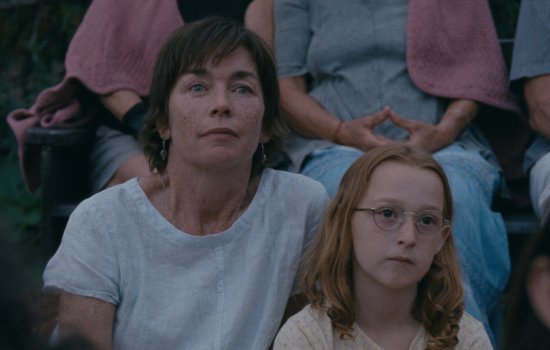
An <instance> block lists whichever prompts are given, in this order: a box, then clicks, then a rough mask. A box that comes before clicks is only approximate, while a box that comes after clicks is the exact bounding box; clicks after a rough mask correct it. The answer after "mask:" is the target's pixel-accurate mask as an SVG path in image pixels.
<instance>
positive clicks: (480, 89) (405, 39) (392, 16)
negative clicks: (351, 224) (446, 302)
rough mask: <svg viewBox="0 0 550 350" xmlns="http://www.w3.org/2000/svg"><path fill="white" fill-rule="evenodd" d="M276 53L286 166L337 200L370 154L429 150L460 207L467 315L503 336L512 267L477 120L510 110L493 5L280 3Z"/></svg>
mask: <svg viewBox="0 0 550 350" xmlns="http://www.w3.org/2000/svg"><path fill="white" fill-rule="evenodd" d="M427 19H429V20H427ZM457 28H459V29H457ZM275 48H276V57H277V62H278V73H279V78H280V86H281V101H282V106H283V109H284V110H285V112H286V113H287V114H288V116H289V123H290V125H291V126H292V127H293V129H294V131H295V134H294V135H293V138H292V139H291V142H290V144H289V157H290V161H291V164H290V169H291V170H293V171H297V172H300V173H302V174H305V175H307V176H310V177H312V178H314V179H316V180H318V181H320V182H321V183H323V184H324V185H325V187H326V188H327V191H328V192H329V194H330V195H331V196H334V194H335V193H336V189H337V188H338V184H339V182H340V179H341V178H342V175H343V174H344V173H345V171H346V170H347V169H348V167H349V166H350V165H351V164H352V163H353V161H355V160H356V159H357V158H358V157H360V156H361V155H362V154H363V152H365V151H368V150H369V149H372V148H374V147H378V146H381V145H386V144H392V143H396V142H405V143H406V144H408V145H410V146H412V147H418V148H421V149H424V150H426V151H428V152H430V153H433V154H434V157H435V158H436V159H437V160H438V161H439V162H440V164H441V165H442V166H443V169H445V173H446V174H447V176H448V177H449V181H450V183H451V188H452V190H453V194H454V197H453V198H454V201H455V207H456V208H457V216H456V218H455V220H454V225H455V227H454V232H455V237H456V242H457V249H458V252H459V255H460V262H461V266H462V270H463V279H464V285H465V297H466V309H467V310H468V311H469V312H470V313H471V314H472V315H473V316H475V317H476V318H478V319H479V320H482V321H483V323H484V324H485V325H486V327H487V330H488V331H490V332H491V325H492V326H493V327H494V328H495V330H496V328H497V327H498V324H499V322H498V315H499V314H500V312H499V303H500V302H499V299H500V296H501V293H502V291H503V289H504V288H505V286H506V283H507V281H508V275H509V271H510V263H509V258H508V244H507V238H506V231H505V226H504V222H503V220H502V217H501V216H500V214H498V213H495V212H493V211H492V210H491V203H492V200H493V196H494V194H495V193H496V192H497V191H498V190H499V188H500V184H501V172H500V170H499V167H498V166H497V164H496V161H495V158H494V155H493V154H492V152H491V150H490V148H489V146H488V145H487V144H486V143H485V142H484V138H483V137H481V135H480V134H479V132H478V131H477V130H476V129H475V128H473V127H471V126H470V124H471V122H472V120H473V119H474V118H475V116H476V114H477V112H478V110H479V105H480V103H484V104H489V105H492V106H495V107H499V108H506V109H514V108H515V104H514V102H513V101H512V100H511V98H510V97H509V94H508V91H507V85H506V73H505V70H504V64H503V60H502V57H501V55H500V51H499V46H498V41H497V38H496V33H495V30H494V26H493V23H492V20H491V15H490V12H489V7H488V4H487V3H486V1H472V2H469V3H468V6H464V5H463V3H462V2H459V1H445V2H441V1H425V0H410V1H409V0H391V1H383V2H382V1H363V0H361V1H351V2H346V5H345V6H342V5H341V4H340V3H337V2H330V1H322V0H279V1H276V2H275ZM306 81H307V84H306Z"/></svg>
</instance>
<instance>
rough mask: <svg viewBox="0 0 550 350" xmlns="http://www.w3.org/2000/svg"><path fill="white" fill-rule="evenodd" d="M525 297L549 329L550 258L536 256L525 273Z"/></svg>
mask: <svg viewBox="0 0 550 350" xmlns="http://www.w3.org/2000/svg"><path fill="white" fill-rule="evenodd" d="M527 295H528V296H529V300H530V301H531V305H532V306H533V309H534V311H535V313H536V314H537V316H538V317H539V319H540V320H541V321H542V322H543V323H544V324H545V325H546V328H548V329H550V258H549V257H546V256H538V257H536V258H535V259H533V261H532V262H531V265H530V266H529V270H528V272H527Z"/></svg>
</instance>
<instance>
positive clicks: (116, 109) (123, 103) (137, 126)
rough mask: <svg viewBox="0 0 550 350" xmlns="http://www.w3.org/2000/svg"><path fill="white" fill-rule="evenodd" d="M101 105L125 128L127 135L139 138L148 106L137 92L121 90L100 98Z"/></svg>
mask: <svg viewBox="0 0 550 350" xmlns="http://www.w3.org/2000/svg"><path fill="white" fill-rule="evenodd" d="M100 100H101V103H102V104H103V105H104V106H105V108H107V109H108V110H109V111H110V112H111V113H112V114H113V115H114V116H115V118H116V119H117V120H118V121H119V122H120V123H121V124H122V125H123V126H124V127H125V130H126V132H127V133H129V134H131V135H133V136H134V137H136V138H137V136H138V135H139V133H140V132H141V129H143V119H144V117H145V113H146V112H147V106H146V105H145V103H143V101H142V100H141V97H139V96H138V95H137V94H136V93H135V92H133V91H130V90H119V91H115V92H113V93H110V94H108V95H102V96H100Z"/></svg>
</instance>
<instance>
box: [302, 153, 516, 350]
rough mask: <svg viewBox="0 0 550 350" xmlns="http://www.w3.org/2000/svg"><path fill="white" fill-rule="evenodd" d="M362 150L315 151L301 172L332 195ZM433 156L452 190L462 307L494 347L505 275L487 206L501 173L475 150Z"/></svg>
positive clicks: (503, 252) (503, 243) (503, 249)
mask: <svg viewBox="0 0 550 350" xmlns="http://www.w3.org/2000/svg"><path fill="white" fill-rule="evenodd" d="M362 154H363V152H361V151H358V150H356V149H353V148H350V147H343V146H335V147H330V148H326V149H323V150H317V151H315V152H313V153H312V154H310V155H309V156H308V158H307V159H306V161H305V163H304V166H303V168H302V171H301V173H302V174H304V175H306V176H308V177H311V178H313V179H315V180H317V181H319V182H321V183H322V184H323V185H324V186H325V188H326V189H327V192H328V193H329V195H330V196H331V197H334V195H335V194H336V192H337V190H338V186H339V184H340V180H341V179H342V176H343V175H344V173H345V172H346V170H347V169H348V168H349V166H350V165H351V164H352V163H353V162H354V161H355V160H356V159H357V158H359V157H360V156H361V155H362ZM433 156H434V158H435V159H436V160H437V161H438V162H439V164H441V166H442V167H443V169H444V170H445V174H446V175H447V177H448V178H449V182H450V185H451V191H452V194H453V204H454V207H455V212H454V218H453V223H452V229H453V237H454V240H455V243H456V247H457V251H458V255H459V259H460V266H461V270H462V281H463V285H464V303H465V306H466V311H467V312H468V313H469V314H471V315H472V316H474V317H475V318H476V319H478V320H479V321H481V322H482V323H483V325H484V326H485V329H486V330H487V333H488V334H489V337H490V339H491V341H492V342H493V345H495V339H498V337H499V335H500V332H501V318H502V310H501V305H500V302H501V298H500V297H501V295H502V292H503V290H504V288H505V287H506V284H507V283H508V277H509V275H510V258H509V254H508V239H507V236H506V228H505V226H504V221H503V219H502V216H501V215H500V214H499V213H495V212H493V211H492V210H491V202H492V199H493V195H494V194H495V192H496V191H497V189H498V188H499V186H500V182H501V173H500V171H499V169H498V168H497V167H496V166H494V165H492V164H491V163H489V162H488V161H487V160H486V159H484V158H483V157H482V156H481V155H480V154H479V152H477V151H475V150H468V149H465V148H464V147H462V146H461V145H459V144H453V145H451V146H449V147H446V148H444V149H442V150H440V151H438V152H436V153H434V155H433Z"/></svg>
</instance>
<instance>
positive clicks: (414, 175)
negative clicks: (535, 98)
mask: <svg viewBox="0 0 550 350" xmlns="http://www.w3.org/2000/svg"><path fill="white" fill-rule="evenodd" d="M443 203H444V195H443V184H442V182H441V180H440V178H439V176H438V175H437V174H436V173H435V172H433V171H430V170H427V169H422V168H418V167H414V166H411V165H406V164H402V163H398V162H394V161H386V162H383V163H381V164H380V165H378V167H377V168H376V169H375V170H374V172H373V173H372V176H371V179H370V182H369V185H368V187H367V189H366V191H365V194H364V195H363V197H362V198H361V200H360V201H359V203H358V205H357V207H358V208H380V207H383V208H401V209H403V210H404V211H405V212H414V213H417V214H418V213H423V214H434V213H442V212H443ZM380 215H381V216H379V218H378V220H379V222H382V220H391V217H392V211H391V210H385V211H382V212H381V213H380ZM422 217H423V218H424V220H426V221H425V222H426V223H427V224H430V223H431V221H430V218H431V217H432V216H422ZM415 220H416V218H415V216H413V215H404V220H403V222H402V224H401V225H400V226H399V227H396V228H395V229H393V230H390V231H386V230H383V229H381V228H380V227H379V226H377V224H376V223H375V222H374V219H373V215H372V213H371V212H370V211H355V213H354V214H353V217H352V239H353V249H354V266H353V267H354V280H355V284H356V285H357V283H363V284H364V286H366V287H375V286H376V287H382V288H385V289H400V290H401V289H408V288H414V289H416V285H417V283H418V282H419V281H420V280H421V279H422V277H424V276H425V275H426V273H427V272H428V270H429V268H430V266H431V264H432V260H433V257H434V256H435V254H437V253H438V252H439V250H440V249H441V248H442V247H443V244H444V243H445V240H446V239H447V237H448V235H449V232H450V230H449V227H448V225H447V226H445V228H444V229H442V230H441V231H439V230H437V234H436V235H434V236H433V237H427V236H422V235H420V234H419V233H418V231H417V227H416V225H415ZM437 227H439V226H437Z"/></svg>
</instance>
